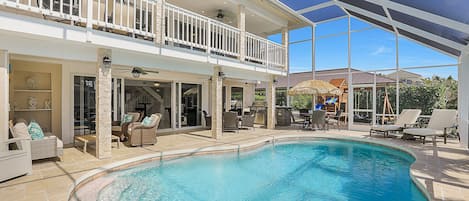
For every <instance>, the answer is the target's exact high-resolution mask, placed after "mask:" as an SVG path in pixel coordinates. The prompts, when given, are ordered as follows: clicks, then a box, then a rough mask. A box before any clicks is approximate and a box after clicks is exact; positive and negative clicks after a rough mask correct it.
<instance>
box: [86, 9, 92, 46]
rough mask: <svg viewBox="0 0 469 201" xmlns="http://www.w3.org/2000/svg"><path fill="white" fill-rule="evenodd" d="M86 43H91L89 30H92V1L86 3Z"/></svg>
mask: <svg viewBox="0 0 469 201" xmlns="http://www.w3.org/2000/svg"><path fill="white" fill-rule="evenodd" d="M86 29H87V30H86V41H87V42H91V39H90V37H91V30H92V29H93V0H87V1H86Z"/></svg>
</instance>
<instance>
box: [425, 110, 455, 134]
mask: <svg viewBox="0 0 469 201" xmlns="http://www.w3.org/2000/svg"><path fill="white" fill-rule="evenodd" d="M457 116H458V111H457V110H447V109H435V110H433V112H432V116H431V117H430V122H428V128H432V129H435V130H443V129H445V128H448V127H452V126H454V125H455V124H456V122H457Z"/></svg>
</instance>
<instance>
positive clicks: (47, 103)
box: [44, 99, 51, 109]
mask: <svg viewBox="0 0 469 201" xmlns="http://www.w3.org/2000/svg"><path fill="white" fill-rule="evenodd" d="M50 108H51V107H50V100H49V99H46V100H45V101H44V109H50Z"/></svg>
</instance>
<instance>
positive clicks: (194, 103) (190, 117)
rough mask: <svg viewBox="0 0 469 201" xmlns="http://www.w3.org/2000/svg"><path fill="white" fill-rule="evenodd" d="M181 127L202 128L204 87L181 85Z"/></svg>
mask: <svg viewBox="0 0 469 201" xmlns="http://www.w3.org/2000/svg"><path fill="white" fill-rule="evenodd" d="M179 86H181V89H180V90H181V100H180V101H181V102H180V103H181V106H180V108H181V109H180V117H181V126H182V127H190V126H201V125H202V121H201V117H202V115H201V113H202V85H200V84H186V83H181V84H180V85H179Z"/></svg>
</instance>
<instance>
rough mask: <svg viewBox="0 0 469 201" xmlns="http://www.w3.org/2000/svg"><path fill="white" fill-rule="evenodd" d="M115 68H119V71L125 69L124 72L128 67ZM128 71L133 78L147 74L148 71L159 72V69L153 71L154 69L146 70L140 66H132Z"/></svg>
mask: <svg viewBox="0 0 469 201" xmlns="http://www.w3.org/2000/svg"><path fill="white" fill-rule="evenodd" d="M116 70H120V71H125V72H128V71H129V69H128V68H125V69H122V68H118V69H116ZM130 73H131V74H132V77H133V78H140V76H141V75H147V74H149V73H154V74H158V73H160V72H159V71H154V70H146V69H144V68H141V67H133V68H132V69H131V70H130Z"/></svg>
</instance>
